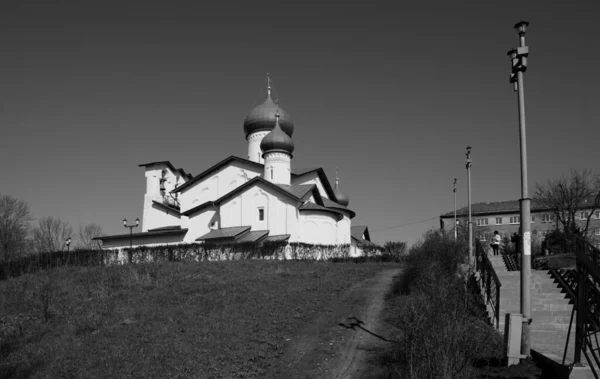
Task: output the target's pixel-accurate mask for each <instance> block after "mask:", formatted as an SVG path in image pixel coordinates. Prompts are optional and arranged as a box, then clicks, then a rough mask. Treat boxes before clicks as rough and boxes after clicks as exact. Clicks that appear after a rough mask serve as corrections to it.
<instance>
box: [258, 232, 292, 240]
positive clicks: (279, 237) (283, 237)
mask: <svg viewBox="0 0 600 379" xmlns="http://www.w3.org/2000/svg"><path fill="white" fill-rule="evenodd" d="M288 239H290V234H278V235H276V236H268V237H267V238H265V239H264V240H263V241H262V242H283V241H287V240H288Z"/></svg>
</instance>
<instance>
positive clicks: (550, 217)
mask: <svg viewBox="0 0 600 379" xmlns="http://www.w3.org/2000/svg"><path fill="white" fill-rule="evenodd" d="M552 221H554V215H552V214H550V213H545V214H543V215H542V222H543V223H545V222H552Z"/></svg>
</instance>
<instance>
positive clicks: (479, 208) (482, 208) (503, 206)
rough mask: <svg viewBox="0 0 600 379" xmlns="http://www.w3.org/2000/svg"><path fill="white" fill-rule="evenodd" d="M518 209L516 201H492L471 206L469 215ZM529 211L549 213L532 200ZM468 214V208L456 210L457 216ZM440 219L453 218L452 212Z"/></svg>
mask: <svg viewBox="0 0 600 379" xmlns="http://www.w3.org/2000/svg"><path fill="white" fill-rule="evenodd" d="M519 209H520V205H519V201H518V200H508V201H493V202H481V203H474V204H471V214H472V215H488V214H489V215H492V214H502V213H518V212H519ZM531 210H532V211H538V212H540V211H549V210H550V209H547V208H546V207H544V206H542V204H540V201H539V200H536V199H532V200H531ZM468 214H469V207H468V206H466V207H462V208H460V209H457V210H456V215H457V216H461V217H462V216H467V215H468ZM441 217H442V218H448V217H454V211H451V212H448V213H445V214H443V215H442V216H441Z"/></svg>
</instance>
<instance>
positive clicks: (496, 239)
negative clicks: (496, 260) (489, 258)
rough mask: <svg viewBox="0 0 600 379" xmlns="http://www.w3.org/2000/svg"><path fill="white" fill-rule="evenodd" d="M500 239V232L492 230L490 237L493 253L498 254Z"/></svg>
mask: <svg viewBox="0 0 600 379" xmlns="http://www.w3.org/2000/svg"><path fill="white" fill-rule="evenodd" d="M500 241H502V237H500V233H498V231H497V230H494V238H493V239H492V250H493V251H494V255H498V250H499V249H500Z"/></svg>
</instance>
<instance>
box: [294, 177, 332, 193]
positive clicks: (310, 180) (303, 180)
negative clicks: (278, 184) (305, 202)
mask: <svg viewBox="0 0 600 379" xmlns="http://www.w3.org/2000/svg"><path fill="white" fill-rule="evenodd" d="M294 184H316V185H317V188H318V189H319V194H320V195H321V196H322V197H326V198H328V199H329V195H327V191H325V187H324V186H323V183H322V182H321V178H319V174H317V172H316V171H315V172H309V173H307V174H304V175H301V176H297V177H293V178H292V185H294Z"/></svg>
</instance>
